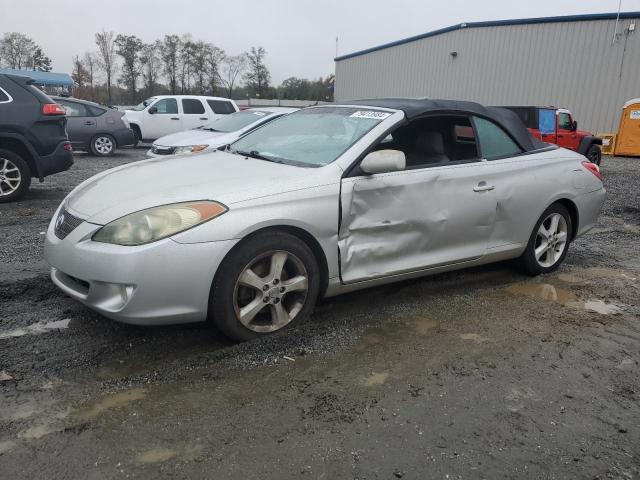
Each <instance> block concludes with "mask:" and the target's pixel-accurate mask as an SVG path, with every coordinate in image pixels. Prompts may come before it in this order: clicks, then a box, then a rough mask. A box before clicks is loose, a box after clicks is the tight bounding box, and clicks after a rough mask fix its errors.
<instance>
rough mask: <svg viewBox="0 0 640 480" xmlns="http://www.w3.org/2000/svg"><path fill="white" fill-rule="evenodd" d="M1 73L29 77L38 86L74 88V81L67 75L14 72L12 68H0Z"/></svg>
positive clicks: (29, 71)
mask: <svg viewBox="0 0 640 480" xmlns="http://www.w3.org/2000/svg"><path fill="white" fill-rule="evenodd" d="M0 73H4V74H7V75H20V76H23V77H29V78H31V79H32V80H33V81H34V83H36V84H37V85H49V86H52V87H73V79H72V78H71V77H70V76H69V75H67V74H66V73H54V72H39V71H37V70H35V71H34V70H13V69H11V68H0Z"/></svg>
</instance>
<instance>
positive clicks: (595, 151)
mask: <svg viewBox="0 0 640 480" xmlns="http://www.w3.org/2000/svg"><path fill="white" fill-rule="evenodd" d="M585 156H586V157H587V159H588V160H589V161H590V162H591V163H595V164H596V165H598V166H600V162H601V160H602V150H600V146H598V145H591V146H590V147H589V150H587V154H586V155H585Z"/></svg>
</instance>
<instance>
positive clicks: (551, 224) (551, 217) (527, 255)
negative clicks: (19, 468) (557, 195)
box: [520, 203, 573, 275]
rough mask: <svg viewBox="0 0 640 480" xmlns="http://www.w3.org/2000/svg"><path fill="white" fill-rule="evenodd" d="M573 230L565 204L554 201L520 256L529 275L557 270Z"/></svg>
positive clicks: (541, 218)
mask: <svg viewBox="0 0 640 480" xmlns="http://www.w3.org/2000/svg"><path fill="white" fill-rule="evenodd" d="M572 232H573V225H572V224H571V215H569V212H568V211H567V209H566V208H565V207H564V206H563V205H561V204H559V203H554V204H553V205H551V206H550V207H549V208H547V209H546V210H545V211H544V213H543V214H542V216H541V217H540V219H539V220H538V222H537V223H536V226H535V228H534V229H533V232H532V233H531V237H530V238H529V243H528V244H527V249H526V250H525V251H524V253H523V254H522V256H521V257H520V263H521V265H522V267H523V269H524V271H525V272H526V273H527V274H529V275H539V274H541V273H550V272H553V271H554V270H556V269H557V268H558V267H559V266H560V264H561V263H562V261H563V260H564V257H565V256H566V255H567V250H568V249H569V241H570V239H571V235H572Z"/></svg>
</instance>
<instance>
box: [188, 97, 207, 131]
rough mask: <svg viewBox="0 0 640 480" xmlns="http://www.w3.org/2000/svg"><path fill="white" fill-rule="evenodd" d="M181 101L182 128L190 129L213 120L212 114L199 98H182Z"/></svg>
mask: <svg viewBox="0 0 640 480" xmlns="http://www.w3.org/2000/svg"><path fill="white" fill-rule="evenodd" d="M181 103H182V127H183V130H192V129H194V128H197V127H200V126H202V125H204V124H205V123H209V121H210V120H213V118H212V116H211V115H209V114H208V113H207V110H206V109H205V106H204V104H203V103H202V100H201V99H199V98H183V99H182V100H181Z"/></svg>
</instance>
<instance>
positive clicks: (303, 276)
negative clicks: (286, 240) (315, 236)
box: [233, 250, 309, 333]
mask: <svg viewBox="0 0 640 480" xmlns="http://www.w3.org/2000/svg"><path fill="white" fill-rule="evenodd" d="M308 289H309V276H308V273H307V270H306V268H305V266H304V264H303V263H302V261H301V260H300V259H299V258H298V257H297V256H295V255H294V254H292V253H290V252H286V251H284V250H276V251H270V252H266V253H264V254H262V255H259V256H258V257H256V258H254V259H253V260H252V261H251V262H249V264H248V265H247V266H246V267H245V268H244V269H243V270H242V273H241V274H240V276H239V277H238V279H237V280H236V285H235V288H234V293H233V301H234V308H235V313H236V317H237V318H238V320H239V321H240V323H242V324H243V325H244V326H245V327H246V328H248V329H249V330H252V331H254V332H258V333H268V332H275V331H276V330H280V329H281V328H283V327H285V326H286V325H288V324H289V323H290V322H291V321H292V320H293V319H294V318H295V317H296V315H298V313H299V312H300V310H302V307H303V306H304V304H305V301H306V298H307V292H308Z"/></svg>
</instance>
